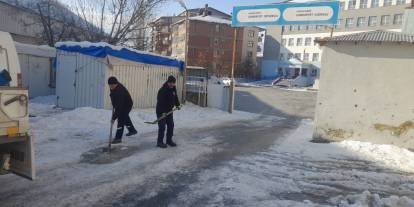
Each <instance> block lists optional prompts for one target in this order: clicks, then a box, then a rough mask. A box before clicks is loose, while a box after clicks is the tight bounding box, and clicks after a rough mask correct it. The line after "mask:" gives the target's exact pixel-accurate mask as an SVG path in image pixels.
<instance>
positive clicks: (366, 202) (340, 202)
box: [331, 191, 414, 207]
mask: <svg viewBox="0 0 414 207" xmlns="http://www.w3.org/2000/svg"><path fill="white" fill-rule="evenodd" d="M331 202H332V204H334V205H335V206H339V207H413V206H414V200H412V199H410V198H408V197H405V196H403V197H398V196H391V197H388V198H381V197H380V196H379V195H378V194H372V193H371V192H369V191H364V192H363V193H362V194H360V195H349V196H338V197H336V198H332V199H331Z"/></svg>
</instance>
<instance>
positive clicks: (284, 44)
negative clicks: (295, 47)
mask: <svg viewBox="0 0 414 207" xmlns="http://www.w3.org/2000/svg"><path fill="white" fill-rule="evenodd" d="M282 45H283V46H286V39H285V38H283V39H282Z"/></svg>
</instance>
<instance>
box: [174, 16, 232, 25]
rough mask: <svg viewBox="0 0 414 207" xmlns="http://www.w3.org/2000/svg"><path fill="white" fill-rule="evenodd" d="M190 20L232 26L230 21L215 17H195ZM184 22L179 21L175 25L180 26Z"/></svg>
mask: <svg viewBox="0 0 414 207" xmlns="http://www.w3.org/2000/svg"><path fill="white" fill-rule="evenodd" d="M189 20H194V21H202V22H211V23H218V24H228V25H231V21H230V20H228V19H222V18H219V17H215V16H195V17H190V18H189ZM184 21H185V19H183V20H181V21H178V22H176V23H175V24H180V23H182V22H184Z"/></svg>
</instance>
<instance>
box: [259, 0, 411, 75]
mask: <svg viewBox="0 0 414 207" xmlns="http://www.w3.org/2000/svg"><path fill="white" fill-rule="evenodd" d="M409 3H411V0H341V1H340V5H341V6H340V7H341V9H340V13H339V20H338V24H337V25H332V26H331V25H329V26H325V25H324V26H322V25H289V26H284V27H282V28H281V29H279V31H277V32H275V33H273V36H272V38H274V39H276V40H277V41H279V42H280V48H279V49H276V50H274V49H273V50H270V49H268V50H265V53H270V55H269V54H267V55H266V54H265V56H267V57H268V58H267V60H264V61H265V62H266V61H267V63H266V64H264V67H262V77H263V78H275V77H278V76H283V75H285V74H286V73H288V72H289V71H292V70H297V69H296V68H291V67H286V66H288V65H289V60H290V59H291V58H293V57H296V58H297V59H299V60H301V61H302V62H304V63H307V64H309V63H311V64H312V65H314V66H315V67H314V68H317V69H319V66H320V61H321V57H322V50H321V47H320V46H319V45H318V44H316V43H315V40H317V39H320V38H325V37H330V36H341V35H347V34H352V33H357V32H366V31H374V30H386V31H396V32H399V31H401V25H402V22H403V14H404V9H405V8H407V7H408V6H409ZM279 33H280V35H279ZM266 41H267V39H266ZM266 44H268V43H267V42H266ZM265 48H266V47H265ZM310 70H312V69H310ZM282 72H283V73H284V74H281V73H282ZM296 74H297V73H296ZM312 74H315V73H312ZM318 74H319V72H318V73H317V75H316V76H318ZM310 78H313V79H314V78H315V77H310Z"/></svg>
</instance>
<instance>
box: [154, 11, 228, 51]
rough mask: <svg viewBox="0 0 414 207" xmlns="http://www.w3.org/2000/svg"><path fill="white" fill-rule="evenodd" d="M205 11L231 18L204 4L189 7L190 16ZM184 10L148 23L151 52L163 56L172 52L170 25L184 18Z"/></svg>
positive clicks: (210, 14)
mask: <svg viewBox="0 0 414 207" xmlns="http://www.w3.org/2000/svg"><path fill="white" fill-rule="evenodd" d="M205 11H207V15H209V16H215V17H219V18H223V19H231V16H230V15H228V14H226V13H224V12H221V11H219V10H217V9H214V8H211V7H209V6H208V4H206V6H205V8H195V9H189V10H188V15H189V16H190V17H194V16H200V15H203V14H204V13H205ZM185 17H186V12H185V11H184V12H182V13H180V14H179V15H177V16H163V17H160V18H158V19H156V20H155V21H154V22H152V23H151V24H150V26H151V28H152V34H151V36H152V39H151V43H152V48H151V50H152V52H154V53H158V54H161V55H165V56H171V52H172V39H171V35H172V25H173V24H175V23H177V22H178V21H181V20H183V19H185Z"/></svg>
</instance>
